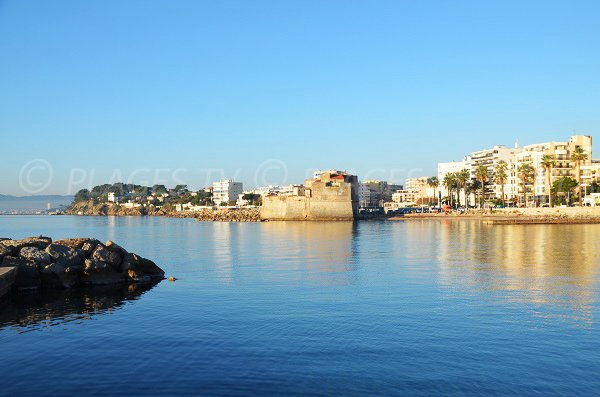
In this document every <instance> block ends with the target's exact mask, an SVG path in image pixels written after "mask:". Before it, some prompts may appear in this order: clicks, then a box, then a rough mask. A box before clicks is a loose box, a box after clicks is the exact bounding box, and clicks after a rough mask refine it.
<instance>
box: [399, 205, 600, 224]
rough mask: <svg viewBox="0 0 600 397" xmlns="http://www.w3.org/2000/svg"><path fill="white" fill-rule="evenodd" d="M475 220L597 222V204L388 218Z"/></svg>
mask: <svg viewBox="0 0 600 397" xmlns="http://www.w3.org/2000/svg"><path fill="white" fill-rule="evenodd" d="M426 219H429V220H478V221H481V222H483V223H484V224H486V225H534V224H536V225H541V224H562V225H565V224H600V207H598V208H596V207H567V208H505V209H493V210H492V212H491V213H490V212H489V211H473V212H469V213H465V214H458V213H449V214H445V213H440V214H409V215H404V216H399V217H398V216H396V217H390V218H389V220H391V221H411V220H426Z"/></svg>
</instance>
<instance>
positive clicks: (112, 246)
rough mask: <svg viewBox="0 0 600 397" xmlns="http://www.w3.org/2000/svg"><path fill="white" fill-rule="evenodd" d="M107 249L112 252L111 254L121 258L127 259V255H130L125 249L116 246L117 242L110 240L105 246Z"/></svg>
mask: <svg viewBox="0 0 600 397" xmlns="http://www.w3.org/2000/svg"><path fill="white" fill-rule="evenodd" d="M105 246H106V249H107V250H109V251H111V252H116V253H117V254H119V256H120V257H121V258H123V257H125V255H127V254H128V252H127V250H125V248H123V247H121V246H120V245H119V244H116V243H115V242H113V241H111V240H108V241H107V242H106V244H105Z"/></svg>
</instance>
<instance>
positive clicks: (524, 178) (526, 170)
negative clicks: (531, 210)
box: [517, 164, 535, 207]
mask: <svg viewBox="0 0 600 397" xmlns="http://www.w3.org/2000/svg"><path fill="white" fill-rule="evenodd" d="M517 174H518V177H519V179H520V180H521V186H522V187H523V195H524V197H525V207H527V185H529V183H530V182H531V181H532V179H533V177H534V175H535V170H534V169H533V168H532V167H531V166H530V165H529V164H521V165H520V166H519V168H518V170H517Z"/></svg>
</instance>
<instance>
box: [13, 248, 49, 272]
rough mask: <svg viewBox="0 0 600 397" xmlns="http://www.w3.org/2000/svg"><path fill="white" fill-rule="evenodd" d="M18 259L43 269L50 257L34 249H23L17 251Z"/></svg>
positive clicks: (44, 252)
mask: <svg viewBox="0 0 600 397" xmlns="http://www.w3.org/2000/svg"><path fill="white" fill-rule="evenodd" d="M19 258H22V259H25V260H27V261H29V262H34V263H37V264H38V265H39V266H41V267H44V266H46V265H49V264H50V262H51V258H50V255H48V253H47V252H46V251H42V250H41V249H39V248H35V247H23V248H21V251H19Z"/></svg>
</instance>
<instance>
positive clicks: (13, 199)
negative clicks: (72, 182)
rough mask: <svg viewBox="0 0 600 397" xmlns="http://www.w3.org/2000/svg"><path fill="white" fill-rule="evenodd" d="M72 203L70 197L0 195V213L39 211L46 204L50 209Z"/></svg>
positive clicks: (56, 195)
mask: <svg viewBox="0 0 600 397" xmlns="http://www.w3.org/2000/svg"><path fill="white" fill-rule="evenodd" d="M72 201H73V196H71V195H64V196H63V195H58V194H51V195H41V196H12V195H8V194H0V211H40V210H45V209H46V208H47V206H48V203H50V205H51V206H52V208H57V207H59V206H62V205H64V206H67V205H69V204H71V202H72Z"/></svg>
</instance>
